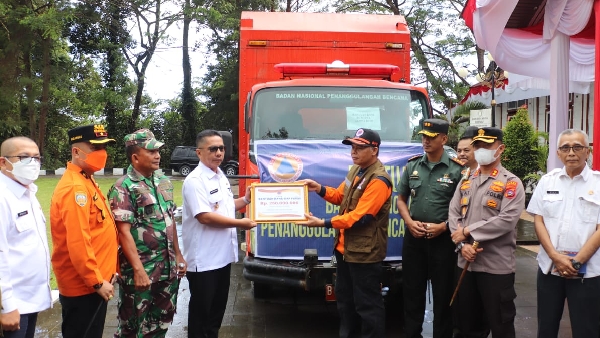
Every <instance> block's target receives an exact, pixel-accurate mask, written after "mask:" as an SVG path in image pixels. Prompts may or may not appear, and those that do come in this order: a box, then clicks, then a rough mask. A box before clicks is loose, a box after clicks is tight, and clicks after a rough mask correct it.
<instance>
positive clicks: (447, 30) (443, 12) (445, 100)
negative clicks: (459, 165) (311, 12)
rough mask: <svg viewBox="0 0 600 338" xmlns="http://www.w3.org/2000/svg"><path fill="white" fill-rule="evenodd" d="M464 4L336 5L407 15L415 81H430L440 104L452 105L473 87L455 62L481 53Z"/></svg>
mask: <svg viewBox="0 0 600 338" xmlns="http://www.w3.org/2000/svg"><path fill="white" fill-rule="evenodd" d="M463 6H464V0H442V1H440V0H380V1H376V0H337V1H336V2H335V4H334V8H335V10H336V11H337V12H363V13H373V14H394V15H403V16H404V17H405V18H406V21H407V24H408V27H409V29H410V32H411V51H412V54H413V55H412V58H411V61H412V67H413V68H414V71H415V72H416V73H418V74H419V75H418V76H417V77H416V78H414V79H413V80H412V82H413V83H416V84H420V83H427V87H428V89H429V92H430V97H431V99H432V101H433V102H436V103H437V104H438V107H439V106H440V105H442V106H443V107H452V106H453V105H454V104H455V103H456V102H458V101H459V100H460V99H462V98H463V97H464V95H465V94H466V93H467V92H468V89H469V87H470V85H469V83H468V82H467V81H466V79H464V78H462V77H460V76H459V75H458V71H457V69H458V68H460V67H457V66H456V65H455V62H456V60H459V59H463V58H464V57H466V56H469V55H473V54H474V53H476V52H477V50H476V45H475V42H474V40H473V37H472V35H471V33H470V32H469V30H468V28H467V27H466V26H465V25H464V23H463V22H462V19H460V13H461V12H462V9H463ZM480 53H483V52H482V51H480ZM481 55H483V54H481ZM479 60H480V61H479ZM479 62H481V64H479ZM477 68H478V69H483V57H481V58H478V67H477ZM434 109H436V110H437V111H438V113H442V114H444V112H442V111H441V110H440V109H439V108H434Z"/></svg>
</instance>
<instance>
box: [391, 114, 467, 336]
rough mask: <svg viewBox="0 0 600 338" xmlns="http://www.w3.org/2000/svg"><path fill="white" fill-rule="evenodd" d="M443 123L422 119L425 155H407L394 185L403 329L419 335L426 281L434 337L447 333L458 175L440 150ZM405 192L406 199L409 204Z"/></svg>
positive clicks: (407, 333) (460, 168) (452, 162)
mask: <svg viewBox="0 0 600 338" xmlns="http://www.w3.org/2000/svg"><path fill="white" fill-rule="evenodd" d="M448 127H449V125H448V122H446V121H444V120H439V119H428V120H425V121H424V122H423V130H421V131H419V134H422V143H423V148H424V150H425V154H424V155H419V156H415V157H413V158H411V159H409V160H408V164H407V165H406V168H405V170H404V172H403V174H402V179H401V181H400V184H399V185H398V187H397V190H398V210H399V211H400V215H401V216H402V219H403V220H404V225H405V227H406V228H408V231H406V233H405V235H404V245H403V247H402V270H403V279H402V287H403V292H404V321H405V323H404V331H405V337H407V338H421V331H422V328H423V316H424V314H425V294H426V288H427V280H428V279H430V280H431V285H432V287H433V313H434V320H433V337H434V338H451V337H452V312H451V310H450V305H449V304H450V298H451V297H452V291H453V280H454V266H455V265H456V255H455V254H454V244H453V243H452V240H451V239H450V232H449V231H448V227H447V219H448V205H449V204H450V200H451V199H452V196H453V195H454V190H455V189H456V187H457V185H458V183H459V182H460V180H461V175H462V174H461V172H462V171H463V169H465V168H464V167H463V164H462V162H460V161H459V160H458V159H451V158H450V157H449V156H448V155H447V154H446V152H445V151H444V144H445V143H446V142H447V141H448V135H447V133H448ZM409 197H410V199H411V202H410V209H409V206H408V205H409Z"/></svg>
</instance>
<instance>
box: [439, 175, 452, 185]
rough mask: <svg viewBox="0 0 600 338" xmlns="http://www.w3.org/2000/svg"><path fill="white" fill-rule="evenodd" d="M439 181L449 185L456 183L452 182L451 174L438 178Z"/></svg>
mask: <svg viewBox="0 0 600 338" xmlns="http://www.w3.org/2000/svg"><path fill="white" fill-rule="evenodd" d="M437 181H438V182H440V183H448V184H452V183H454V181H452V179H451V178H450V174H444V177H440V178H438V179H437Z"/></svg>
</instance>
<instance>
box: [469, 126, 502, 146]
mask: <svg viewBox="0 0 600 338" xmlns="http://www.w3.org/2000/svg"><path fill="white" fill-rule="evenodd" d="M477 141H482V142H485V143H494V142H496V141H502V130H500V129H498V128H494V127H484V128H479V129H477V134H476V135H475V136H474V137H473V141H472V142H471V144H473V143H475V142H477Z"/></svg>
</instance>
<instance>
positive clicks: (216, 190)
mask: <svg viewBox="0 0 600 338" xmlns="http://www.w3.org/2000/svg"><path fill="white" fill-rule="evenodd" d="M217 192H219V189H215V190H211V191H210V194H211V195H212V194H216V193H217Z"/></svg>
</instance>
